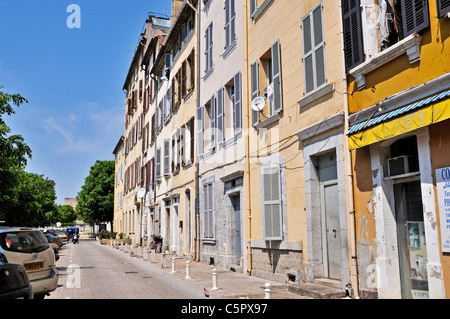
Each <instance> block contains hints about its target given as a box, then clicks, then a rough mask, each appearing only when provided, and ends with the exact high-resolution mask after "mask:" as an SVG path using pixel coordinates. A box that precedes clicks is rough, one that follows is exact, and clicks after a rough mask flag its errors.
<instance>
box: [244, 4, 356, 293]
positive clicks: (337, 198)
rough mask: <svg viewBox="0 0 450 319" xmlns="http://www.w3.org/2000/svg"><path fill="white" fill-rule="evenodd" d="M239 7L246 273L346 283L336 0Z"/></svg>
mask: <svg viewBox="0 0 450 319" xmlns="http://www.w3.org/2000/svg"><path fill="white" fill-rule="evenodd" d="M247 14H248V15H247V28H248V44H247V55H246V59H247V63H248V67H247V72H248V79H249V80H248V88H247V89H248V97H249V98H248V106H247V107H248V108H249V112H250V118H249V122H250V127H249V151H248V157H249V166H250V170H249V172H250V188H249V190H248V191H249V194H250V204H251V205H250V206H251V209H250V215H249V216H248V218H249V221H250V230H249V237H250V247H251V256H250V257H251V273H252V274H254V275H257V276H261V277H266V278H272V279H276V280H279V281H284V282H288V281H289V282H294V283H303V282H317V281H319V282H328V283H333V285H334V287H338V288H340V289H342V290H345V289H347V288H348V287H355V282H353V284H352V281H353V279H352V276H351V271H350V269H351V260H352V258H351V255H352V250H351V249H350V247H349V242H350V240H349V238H350V236H351V234H352V232H350V231H349V227H348V222H347V220H348V218H347V215H348V207H347V189H348V183H347V178H346V176H347V175H348V172H349V170H348V169H349V167H348V165H347V163H348V157H349V156H348V155H349V154H348V152H347V151H346V150H347V145H346V140H347V139H346V137H345V119H346V112H345V110H346V107H345V96H344V92H345V91H346V82H345V69H344V64H343V61H344V60H343V43H342V42H343V40H342V39H343V37H342V30H341V20H340V11H339V1H317V0H316V1H313V0H311V1H302V2H293V1H289V2H284V1H250V5H249V7H248V8H247Z"/></svg>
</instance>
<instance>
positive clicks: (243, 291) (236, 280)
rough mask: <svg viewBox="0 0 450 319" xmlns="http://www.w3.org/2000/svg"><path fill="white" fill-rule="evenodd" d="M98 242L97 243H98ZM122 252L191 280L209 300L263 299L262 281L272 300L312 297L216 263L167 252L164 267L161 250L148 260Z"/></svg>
mask: <svg viewBox="0 0 450 319" xmlns="http://www.w3.org/2000/svg"><path fill="white" fill-rule="evenodd" d="M99 245H100V243H99ZM103 246H105V248H107V249H118V250H120V249H119V248H116V247H113V246H111V245H103ZM120 251H121V252H122V253H123V254H129V255H130V256H133V258H136V259H138V260H143V261H145V262H148V264H149V265H151V266H152V267H157V268H159V269H161V270H162V271H163V273H164V275H167V276H172V277H176V278H179V279H181V280H184V281H187V282H191V283H192V285H194V286H195V287H196V288H197V289H199V291H202V292H203V290H204V289H206V290H207V293H208V294H209V298H211V299H264V297H265V284H266V283H269V284H270V290H271V291H270V297H271V299H311V298H310V297H306V296H301V295H298V294H294V293H291V292H288V284H280V283H277V282H273V281H269V280H266V279H261V278H257V277H254V276H249V275H247V274H243V273H242V272H233V271H230V270H226V269H223V268H219V267H217V266H213V265H208V264H206V263H203V262H197V261H192V260H190V259H187V258H182V257H175V256H173V255H166V263H165V267H163V266H162V264H161V256H162V254H161V253H155V259H154V260H155V261H156V262H152V261H151V254H150V253H148V256H147V257H148V258H147V259H144V258H143V257H138V256H137V255H136V254H137V251H134V252H126V251H125V250H120ZM172 257H175V267H174V268H175V273H172ZM186 261H189V275H190V277H191V278H190V279H186ZM214 268H216V269H217V284H216V287H217V288H218V289H217V290H213V269H214Z"/></svg>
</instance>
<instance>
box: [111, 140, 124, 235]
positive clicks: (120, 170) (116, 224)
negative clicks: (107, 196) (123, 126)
mask: <svg viewBox="0 0 450 319" xmlns="http://www.w3.org/2000/svg"><path fill="white" fill-rule="evenodd" d="M124 140H125V139H124V137H123V135H122V136H121V137H120V138H119V140H118V141H117V144H116V147H115V148H114V151H113V155H114V172H115V173H114V219H113V231H114V232H116V233H123V220H122V218H123V210H122V207H123V190H124V188H123V185H124V183H123V181H124V180H123V176H124V162H125V148H124Z"/></svg>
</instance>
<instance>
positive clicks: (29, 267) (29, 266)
mask: <svg viewBox="0 0 450 319" xmlns="http://www.w3.org/2000/svg"><path fill="white" fill-rule="evenodd" d="M42 268H44V262H42V261H38V262H34V263H29V264H25V269H26V270H30V271H31V270H38V269H42Z"/></svg>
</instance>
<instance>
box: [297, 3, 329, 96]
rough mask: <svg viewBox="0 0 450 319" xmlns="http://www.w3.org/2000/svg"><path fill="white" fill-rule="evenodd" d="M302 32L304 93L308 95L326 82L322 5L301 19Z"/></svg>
mask: <svg viewBox="0 0 450 319" xmlns="http://www.w3.org/2000/svg"><path fill="white" fill-rule="evenodd" d="M302 31H303V69H304V76H305V93H306V94H308V93H310V92H311V91H314V90H315V89H317V88H319V87H320V86H322V85H323V84H325V82H326V76H325V42H324V36H323V19H322V5H319V6H317V7H316V8H315V9H314V10H312V11H311V12H310V13H309V14H308V15H307V16H306V17H305V18H303V20H302Z"/></svg>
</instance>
